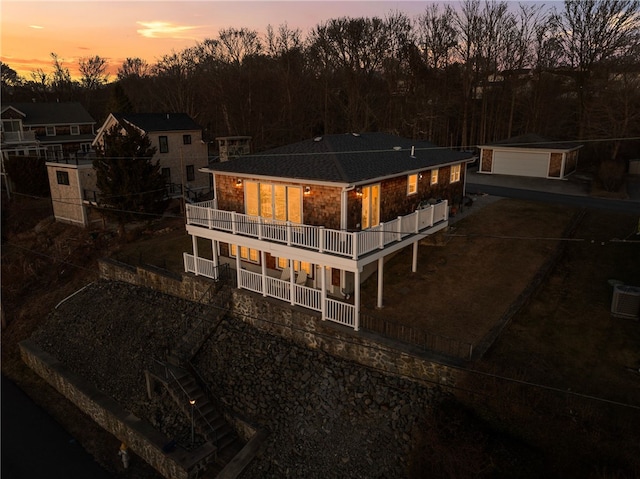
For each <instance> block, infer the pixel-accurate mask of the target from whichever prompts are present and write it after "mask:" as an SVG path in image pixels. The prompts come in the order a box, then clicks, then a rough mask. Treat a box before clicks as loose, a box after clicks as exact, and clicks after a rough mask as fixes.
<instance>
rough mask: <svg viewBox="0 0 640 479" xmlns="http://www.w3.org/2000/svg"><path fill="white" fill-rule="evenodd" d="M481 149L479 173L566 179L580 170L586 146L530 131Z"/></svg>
mask: <svg viewBox="0 0 640 479" xmlns="http://www.w3.org/2000/svg"><path fill="white" fill-rule="evenodd" d="M478 148H479V149H480V165H479V167H478V172H479V173H488V174H491V173H494V174H500V175H515V176H531V177H537V178H553V179H563V178H566V177H567V176H568V175H570V174H571V173H573V172H575V171H576V168H577V166H578V150H579V149H580V148H582V145H580V144H578V143H570V142H555V141H551V140H549V139H547V138H543V137H541V136H538V135H534V134H530V135H522V136H517V137H513V138H509V139H508V140H502V141H498V142H496V143H491V144H489V145H479V146H478Z"/></svg>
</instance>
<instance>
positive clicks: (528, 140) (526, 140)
mask: <svg viewBox="0 0 640 479" xmlns="http://www.w3.org/2000/svg"><path fill="white" fill-rule="evenodd" d="M487 146H510V147H513V148H540V149H544V150H573V149H575V148H579V147H581V146H582V145H581V144H580V143H577V142H571V141H554V140H550V139H549V138H545V137H542V136H540V135H536V134H535V133H529V134H527V135H520V136H514V137H511V138H508V139H506V140H500V141H496V142H494V143H490V144H489V145H487Z"/></svg>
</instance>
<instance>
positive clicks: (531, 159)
mask: <svg viewBox="0 0 640 479" xmlns="http://www.w3.org/2000/svg"><path fill="white" fill-rule="evenodd" d="M548 169H549V153H533V152H528V151H494V152H493V172H494V173H497V174H500V175H517V176H537V177H543V178H546V177H547V172H548Z"/></svg>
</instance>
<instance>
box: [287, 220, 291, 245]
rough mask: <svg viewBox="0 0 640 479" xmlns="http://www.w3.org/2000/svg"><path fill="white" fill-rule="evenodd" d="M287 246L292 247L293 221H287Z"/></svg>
mask: <svg viewBox="0 0 640 479" xmlns="http://www.w3.org/2000/svg"><path fill="white" fill-rule="evenodd" d="M287 246H291V221H287Z"/></svg>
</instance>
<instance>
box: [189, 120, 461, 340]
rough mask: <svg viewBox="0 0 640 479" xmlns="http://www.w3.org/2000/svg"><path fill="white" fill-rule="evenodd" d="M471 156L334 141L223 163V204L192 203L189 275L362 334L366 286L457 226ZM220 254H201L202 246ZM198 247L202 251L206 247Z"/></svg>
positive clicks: (360, 137) (396, 142) (417, 145)
mask: <svg viewBox="0 0 640 479" xmlns="http://www.w3.org/2000/svg"><path fill="white" fill-rule="evenodd" d="M472 160H473V158H472V157H471V156H470V154H469V153H466V152H456V151H452V150H449V149H446V148H439V147H436V146H435V145H433V144H430V143H427V142H423V141H414V140H409V139H406V138H401V137H398V136H394V135H390V134H385V133H363V134H352V133H349V134H343V135H327V136H323V137H317V138H313V139H309V140H305V141H301V142H299V143H294V144H291V145H287V146H283V147H281V148H276V149H273V150H269V151H266V152H262V153H257V154H249V155H244V156H240V157H238V158H236V159H234V160H233V161H228V162H220V163H214V164H212V165H211V166H210V167H209V168H207V169H205V170H204V171H207V172H208V173H209V174H210V175H211V176H212V178H213V184H214V188H215V200H213V201H207V202H201V203H197V204H193V205H187V210H186V214H187V232H188V233H189V234H190V235H191V237H192V244H193V246H192V248H193V252H192V254H191V253H185V255H184V261H185V271H187V272H191V273H194V274H196V275H202V276H205V277H210V278H214V279H215V278H217V275H218V269H219V266H220V265H221V264H222V263H228V264H231V265H232V266H233V267H235V270H236V274H237V284H238V287H239V288H243V289H247V290H250V291H254V292H256V293H259V294H262V295H263V296H268V297H272V298H276V299H279V300H282V301H286V302H289V303H290V304H292V305H298V306H302V307H305V308H309V309H312V310H316V311H318V312H320V313H321V315H322V318H323V319H327V320H331V321H335V322H338V323H340V324H344V325H347V326H350V327H352V328H354V329H356V330H357V329H358V328H359V311H360V302H361V297H360V284H361V283H362V281H364V279H365V278H366V277H367V276H368V275H370V274H372V273H374V272H375V271H376V270H377V271H378V299H377V303H378V305H379V306H381V305H382V292H383V284H382V278H383V274H382V272H383V267H384V261H385V258H387V257H388V256H389V255H390V254H392V253H394V252H396V251H399V250H400V249H402V248H404V247H406V246H410V245H412V246H413V255H414V256H413V257H414V264H413V269H414V270H415V269H416V261H417V260H416V258H417V248H418V242H419V241H420V240H421V239H422V238H424V237H425V236H426V235H430V234H433V233H435V232H437V231H440V230H442V229H443V228H445V227H446V226H447V224H448V215H449V205H450V204H451V203H452V202H459V201H461V200H462V198H463V196H464V181H465V171H466V163H467V162H469V161H472ZM203 243H204V244H206V243H209V245H210V247H207V248H206V251H202V250H201V248H202V244H203ZM199 248H200V250H199Z"/></svg>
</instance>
